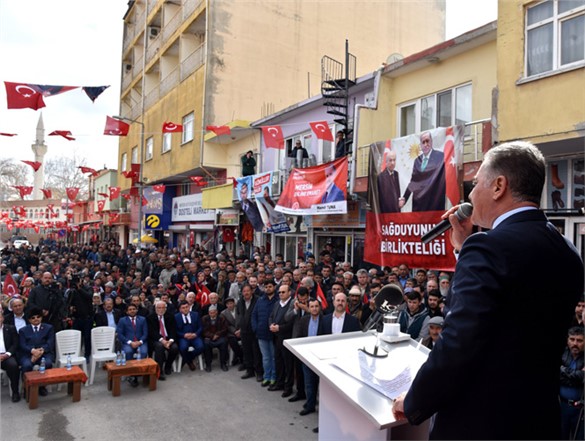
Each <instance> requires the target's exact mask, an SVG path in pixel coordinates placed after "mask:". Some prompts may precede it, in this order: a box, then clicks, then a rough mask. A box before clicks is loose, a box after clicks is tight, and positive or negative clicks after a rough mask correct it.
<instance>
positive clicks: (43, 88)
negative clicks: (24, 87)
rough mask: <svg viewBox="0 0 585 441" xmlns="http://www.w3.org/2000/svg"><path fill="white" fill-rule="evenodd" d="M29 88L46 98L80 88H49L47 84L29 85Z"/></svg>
mask: <svg viewBox="0 0 585 441" xmlns="http://www.w3.org/2000/svg"><path fill="white" fill-rule="evenodd" d="M28 86H30V87H32V88H33V89H34V90H36V91H37V92H39V93H40V94H41V95H43V96H44V97H48V96H53V95H59V94H60V93H63V92H69V91H70V90H73V89H77V88H79V86H49V85H46V84H28Z"/></svg>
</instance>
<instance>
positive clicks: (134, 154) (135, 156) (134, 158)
mask: <svg viewBox="0 0 585 441" xmlns="http://www.w3.org/2000/svg"><path fill="white" fill-rule="evenodd" d="M131 158H132V164H138V147H132V156H131Z"/></svg>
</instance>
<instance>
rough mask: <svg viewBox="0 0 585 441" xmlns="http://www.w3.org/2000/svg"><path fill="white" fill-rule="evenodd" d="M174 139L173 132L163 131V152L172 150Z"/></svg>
mask: <svg viewBox="0 0 585 441" xmlns="http://www.w3.org/2000/svg"><path fill="white" fill-rule="evenodd" d="M172 140H173V134H172V133H163V141H162V152H163V153H165V152H168V151H170V150H171V141H172Z"/></svg>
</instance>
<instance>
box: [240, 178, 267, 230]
mask: <svg viewBox="0 0 585 441" xmlns="http://www.w3.org/2000/svg"><path fill="white" fill-rule="evenodd" d="M236 181H237V183H238V184H237V186H236V191H237V193H238V200H239V201H240V204H241V206H242V210H243V211H244V213H245V215H246V217H247V218H248V220H249V221H250V223H251V224H252V227H253V228H254V231H262V230H263V229H264V222H263V221H262V216H261V215H260V210H258V205H257V204H256V201H255V200H253V199H252V196H253V194H254V191H253V189H254V176H243V177H241V178H237V179H236Z"/></svg>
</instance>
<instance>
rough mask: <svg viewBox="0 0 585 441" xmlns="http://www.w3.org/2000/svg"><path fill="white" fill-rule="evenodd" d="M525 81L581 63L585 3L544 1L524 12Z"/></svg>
mask: <svg viewBox="0 0 585 441" xmlns="http://www.w3.org/2000/svg"><path fill="white" fill-rule="evenodd" d="M525 41H526V48H525V49H526V55H525V60H526V67H525V72H526V76H527V77H531V76H534V75H539V74H542V73H546V72H551V71H554V70H557V69H560V68H563V67H566V66H569V67H570V66H571V65H574V64H578V63H583V62H584V61H585V0H547V1H544V2H541V3H538V4H536V5H534V6H530V7H528V8H526V38H525Z"/></svg>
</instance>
